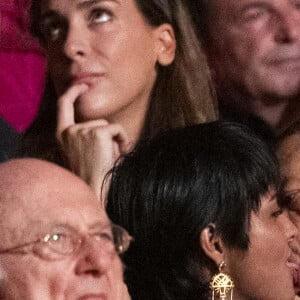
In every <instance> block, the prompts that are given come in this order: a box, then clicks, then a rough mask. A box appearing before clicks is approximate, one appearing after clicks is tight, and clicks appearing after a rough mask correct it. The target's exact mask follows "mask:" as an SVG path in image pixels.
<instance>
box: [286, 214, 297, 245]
mask: <svg viewBox="0 0 300 300" xmlns="http://www.w3.org/2000/svg"><path fill="white" fill-rule="evenodd" d="M282 221H283V224H284V233H285V236H286V237H287V239H288V241H289V242H293V241H294V240H295V238H297V237H298V235H299V231H298V228H297V227H296V226H295V225H294V223H293V222H292V220H291V219H290V216H289V214H288V212H287V211H284V212H283V213H282Z"/></svg>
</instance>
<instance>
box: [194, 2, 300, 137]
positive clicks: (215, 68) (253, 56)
mask: <svg viewBox="0 0 300 300" xmlns="http://www.w3.org/2000/svg"><path fill="white" fill-rule="evenodd" d="M190 5H191V10H192V11H193V14H194V18H195V22H196V23H197V25H198V28H199V32H200V34H201V36H202V38H203V42H204V46H205V48H206V51H207V56H208V60H209V65H210V67H211V71H212V75H213V77H214V78H215V81H216V87H217V93H218V98H219V105H220V112H221V115H222V116H223V118H229V119H230V118H231V119H232V118H233V119H234V118H241V119H242V118H243V117H244V116H247V115H248V114H250V115H251V114H253V115H254V116H258V117H259V118H261V119H262V120H264V121H265V122H266V123H267V124H269V125H270V126H271V127H272V128H274V129H275V130H276V131H277V133H280V132H281V131H282V130H284V129H286V128H287V127H289V125H290V124H292V123H293V122H294V121H295V120H297V119H299V118H300V2H299V1H294V0H260V1H255V0H240V1H236V0H222V1H219V0H209V1H207V0H197V1H193V0H192V1H190Z"/></svg>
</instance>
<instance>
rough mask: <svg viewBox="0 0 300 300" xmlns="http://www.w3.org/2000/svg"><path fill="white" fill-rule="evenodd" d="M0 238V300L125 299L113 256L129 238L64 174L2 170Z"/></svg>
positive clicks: (25, 164) (26, 165) (12, 165)
mask: <svg viewBox="0 0 300 300" xmlns="http://www.w3.org/2000/svg"><path fill="white" fill-rule="evenodd" d="M0 232H1V233H0V234H1V239H0V278H1V281H0V291H1V296H0V298H1V299H5V300H8V299H14V300H21V299H22V300H26V299H31V300H50V299H51V300H55V299H59V300H63V299H68V300H69V299H70V300H73V299H74V300H75V299H76V300H79V299H81V300H88V299H93V300H96V299H99V300H100V299H101V300H104V299H105V300H119V299H122V300H124V299H129V298H128V293H127V289H126V287H125V285H124V284H123V272H122V263H121V260H120V258H119V256H118V253H121V252H123V251H125V250H126V249H127V247H128V245H129V242H130V237H129V236H128V234H127V232H126V231H125V230H124V229H122V228H121V227H118V226H116V225H113V224H111V223H110V221H109V219H108V217H107V215H106V213H105V211H104V209H103V208H102V207H101V205H100V203H99V202H98V201H97V198H96V196H95V195H94V194H93V192H92V191H91V190H90V188H89V187H88V186H87V185H86V184H85V183H84V182H83V181H81V180H80V179H79V178H77V177H76V176H75V175H73V174H71V173H70V172H68V171H66V170H64V169H62V168H60V167H58V166H56V165H53V164H50V163H48V162H44V161H39V160H34V159H19V160H12V161H8V162H6V163H2V164H0Z"/></svg>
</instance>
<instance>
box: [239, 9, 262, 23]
mask: <svg viewBox="0 0 300 300" xmlns="http://www.w3.org/2000/svg"><path fill="white" fill-rule="evenodd" d="M264 14H265V10H264V9H261V8H251V9H248V10H247V11H245V12H244V14H243V20H244V21H246V22H248V21H255V20H257V19H259V18H260V17H262V16H263V15H264Z"/></svg>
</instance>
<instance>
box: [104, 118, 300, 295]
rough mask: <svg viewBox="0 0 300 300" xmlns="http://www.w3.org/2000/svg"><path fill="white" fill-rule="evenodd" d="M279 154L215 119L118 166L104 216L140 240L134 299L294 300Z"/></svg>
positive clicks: (292, 248)
mask: <svg viewBox="0 0 300 300" xmlns="http://www.w3.org/2000/svg"><path fill="white" fill-rule="evenodd" d="M279 186H280V182H279V174H278V166H277V161H276V158H275V156H274V154H273V152H270V150H269V148H268V147H267V146H266V145H265V144H264V143H263V142H262V141H261V140H260V139H259V138H258V137H256V135H254V134H252V133H251V132H250V131H249V130H248V129H246V128H244V127H243V126H242V125H238V124H234V123H230V122H225V121H216V122H212V123H208V124H201V125H194V126H190V127H187V128H181V129H175V130H171V131H168V132H166V133H164V134H162V135H159V136H157V137H156V138H154V139H153V140H152V141H145V142H144V143H140V145H139V146H138V147H137V148H136V149H135V151H133V152H132V153H130V154H128V155H126V156H125V158H124V160H123V161H122V162H121V163H120V164H119V165H118V166H116V167H115V168H114V169H113V170H112V177H111V182H110V188H109V192H108V203H107V211H108V214H109V216H110V218H111V219H112V221H113V222H116V223H118V224H120V225H122V226H124V227H125V228H126V229H127V230H128V231H129V233H130V234H131V235H132V236H133V237H134V242H133V244H132V245H131V247H130V249H129V251H128V253H126V255H125V256H124V257H123V259H124V262H125V265H126V269H125V278H126V281H127V285H128V288H129V292H130V293H131V295H132V299H144V300H145V299H149V300H150V299H151V300H156V299H157V300H158V299H160V300H164V299H166V300H176V299H178V300H179V299H180V300H182V299H189V300H193V299H195V300H196V299H197V300H199V299H205V300H206V299H227V300H228V299H239V300H243V299H260V300H271V299H272V300H274V299H280V300H292V299H294V297H295V290H294V286H293V278H294V274H295V272H296V269H297V268H298V267H299V266H298V264H297V258H296V254H295V252H296V251H297V250H298V248H297V243H296V242H295V236H296V235H297V229H296V227H295V226H294V225H293V223H292V222H291V221H290V219H289V216H288V213H287V211H286V210H285V209H284V205H285V203H284V202H285V201H284V198H283V197H280V193H279V191H280V189H279Z"/></svg>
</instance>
